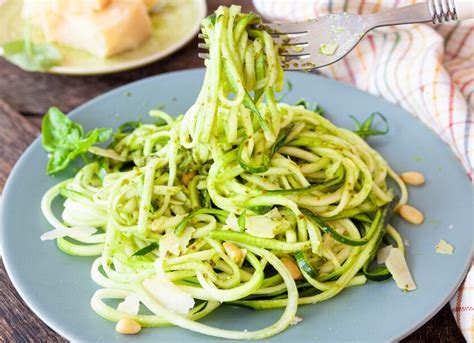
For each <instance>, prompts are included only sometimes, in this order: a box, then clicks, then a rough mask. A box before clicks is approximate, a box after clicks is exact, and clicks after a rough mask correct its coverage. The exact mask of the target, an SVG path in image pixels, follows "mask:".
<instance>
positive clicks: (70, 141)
mask: <svg viewBox="0 0 474 343" xmlns="http://www.w3.org/2000/svg"><path fill="white" fill-rule="evenodd" d="M42 132H43V148H44V149H45V150H46V151H47V152H49V153H50V154H51V155H50V159H49V161H48V166H47V168H46V173H47V174H54V173H57V172H59V171H61V170H63V169H65V168H66V167H67V166H68V165H69V163H70V162H71V161H73V160H74V159H75V158H76V157H78V156H79V155H82V156H83V157H84V158H85V160H87V157H86V154H87V151H88V150H89V148H90V147H91V146H92V145H93V144H96V143H103V142H105V141H107V140H108V139H109V137H110V135H111V134H112V130H111V129H94V130H93V131H90V132H88V133H87V134H86V135H85V137H84V130H83V128H82V126H81V125H80V124H78V123H75V122H73V121H72V120H71V119H69V118H68V117H67V116H66V115H65V114H64V113H62V112H61V111H60V110H59V109H58V108H56V107H51V108H50V109H49V110H48V112H47V113H46V114H45V116H44V118H43V126H42Z"/></svg>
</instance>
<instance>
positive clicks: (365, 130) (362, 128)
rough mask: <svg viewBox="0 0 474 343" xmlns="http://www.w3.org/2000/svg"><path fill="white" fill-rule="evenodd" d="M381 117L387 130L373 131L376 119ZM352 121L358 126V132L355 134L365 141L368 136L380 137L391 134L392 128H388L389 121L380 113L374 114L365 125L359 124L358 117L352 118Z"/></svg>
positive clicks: (355, 131)
mask: <svg viewBox="0 0 474 343" xmlns="http://www.w3.org/2000/svg"><path fill="white" fill-rule="evenodd" d="M377 117H379V118H380V119H382V121H383V123H384V125H385V128H384V129H383V130H374V129H372V125H373V123H374V120H375V118H377ZM350 118H351V119H352V120H354V122H355V125H356V130H354V133H356V134H358V135H359V136H360V137H362V138H363V139H365V138H366V137H368V136H378V135H385V134H387V133H388V132H389V130H390V127H389V126H388V120H387V118H385V117H384V116H383V115H382V114H381V113H380V112H374V113H372V114H371V115H370V116H369V117H368V118H367V119H366V120H365V121H364V122H363V123H361V122H359V121H358V120H357V118H356V117H354V116H350Z"/></svg>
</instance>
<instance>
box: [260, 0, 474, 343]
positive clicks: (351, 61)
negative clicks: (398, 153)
mask: <svg viewBox="0 0 474 343" xmlns="http://www.w3.org/2000/svg"><path fill="white" fill-rule="evenodd" d="M416 2H421V1H416V0H371V1H366V0H254V5H255V7H256V9H257V11H258V12H259V13H260V14H261V15H262V16H263V17H264V18H266V19H267V20H270V21H296V20H305V19H309V18H314V17H318V16H322V15H325V14H328V13H331V12H351V13H358V14H369V13H373V12H378V11H380V10H384V9H389V8H394V7H401V6H406V5H411V4H414V3H416ZM319 71H320V72H321V73H322V74H323V75H326V76H328V77H331V78H334V79H337V80H340V81H342V82H346V83H349V84H351V85H353V86H355V87H357V88H360V89H362V90H364V91H367V92H369V93H372V94H375V95H377V96H381V97H383V98H385V99H386V100H388V101H390V102H392V103H395V104H398V105H399V106H401V107H403V108H404V109H405V110H407V111H408V112H409V113H411V114H412V115H414V116H416V117H417V118H419V119H420V120H421V121H422V122H423V123H425V124H426V125H428V126H429V127H430V128H431V129H432V130H434V131H435V132H436V133H437V134H438V135H439V136H440V137H441V139H442V140H443V141H445V142H446V143H448V144H449V146H450V147H451V149H452V150H453V152H454V154H455V155H456V156H457V158H458V159H459V160H460V161H461V162H462V164H463V166H464V168H465V169H466V173H467V177H469V178H470V179H471V180H472V177H473V160H474V157H473V148H474V125H472V124H473V121H474V118H473V117H472V112H473V108H474V95H473V93H474V20H468V21H463V22H457V23H449V24H443V25H437V26H434V25H431V24H430V25H428V24H415V25H403V26H394V27H387V28H380V29H377V30H375V31H371V32H370V33H369V34H368V35H367V36H366V37H365V38H364V39H363V40H362V41H361V42H360V43H359V44H358V45H357V47H356V48H355V49H354V50H353V51H352V52H351V53H350V54H349V55H348V56H346V57H345V58H344V59H342V60H341V61H339V62H337V63H335V64H333V65H330V66H327V67H324V68H320V69H319ZM450 304H451V308H452V310H453V313H454V317H455V319H456V322H457V323H458V325H459V327H460V328H461V330H462V332H463V334H464V337H465V338H466V340H467V341H468V342H474V341H473V338H474V267H473V266H471V269H470V271H469V274H468V276H467V278H466V280H465V282H464V284H463V285H462V286H461V288H460V289H459V290H458V292H457V293H456V295H455V296H454V298H453V299H452V300H451V302H450Z"/></svg>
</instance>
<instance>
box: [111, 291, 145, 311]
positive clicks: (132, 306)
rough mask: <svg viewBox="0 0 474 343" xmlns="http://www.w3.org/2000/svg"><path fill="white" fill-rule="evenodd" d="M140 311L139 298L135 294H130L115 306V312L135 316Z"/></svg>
mask: <svg viewBox="0 0 474 343" xmlns="http://www.w3.org/2000/svg"><path fill="white" fill-rule="evenodd" d="M139 310H140V298H139V297H138V295H137V294H135V293H131V294H129V295H127V297H126V298H125V299H124V301H122V302H121V303H120V304H118V306H117V311H119V312H123V313H128V314H132V315H137V314H138V311H139Z"/></svg>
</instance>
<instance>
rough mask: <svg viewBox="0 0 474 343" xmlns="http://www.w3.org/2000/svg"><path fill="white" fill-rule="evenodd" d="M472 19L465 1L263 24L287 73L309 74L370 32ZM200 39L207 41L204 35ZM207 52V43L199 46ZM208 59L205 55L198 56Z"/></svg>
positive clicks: (473, 8)
mask: <svg viewBox="0 0 474 343" xmlns="http://www.w3.org/2000/svg"><path fill="white" fill-rule="evenodd" d="M470 18H474V4H473V3H472V2H471V1H467V0H429V1H427V2H423V3H419V4H415V5H411V6H405V7H399V8H394V9H390V10H386V11H381V12H377V13H374V14H368V15H356V14H352V13H346V12H343V13H335V14H329V15H326V16H322V17H319V18H315V19H311V20H307V21H302V22H289V23H264V24H262V25H261V26H262V27H263V28H265V29H266V30H267V32H269V33H270V34H271V35H272V37H273V40H274V41H275V44H277V45H278V46H279V48H280V55H281V56H282V66H283V68H284V69H286V70H308V69H315V68H321V67H324V66H327V65H329V64H332V63H335V62H337V61H338V60H340V59H341V58H343V57H344V56H346V55H347V54H348V53H349V52H350V51H351V50H352V49H353V48H354V47H355V46H356V45H357V44H358V43H359V41H360V40H361V39H362V38H363V37H364V36H365V35H366V34H367V33H368V32H369V31H371V30H373V29H375V28H378V27H382V26H391V25H403V24H413V23H429V22H432V23H434V24H441V23H445V22H451V21H456V20H463V19H470ZM199 38H201V39H204V40H205V39H206V38H207V37H206V36H205V35H204V34H200V35H199ZM198 47H199V48H201V49H208V48H209V45H208V44H207V43H199V45H198ZM198 55H199V57H201V58H204V59H207V58H209V54H208V53H204V52H203V53H199V54H198Z"/></svg>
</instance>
